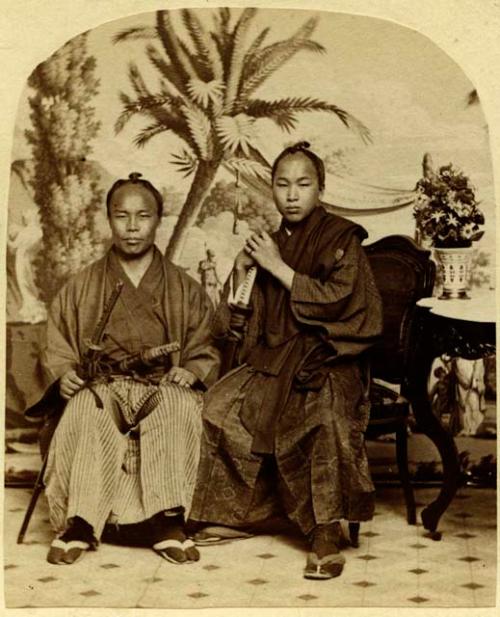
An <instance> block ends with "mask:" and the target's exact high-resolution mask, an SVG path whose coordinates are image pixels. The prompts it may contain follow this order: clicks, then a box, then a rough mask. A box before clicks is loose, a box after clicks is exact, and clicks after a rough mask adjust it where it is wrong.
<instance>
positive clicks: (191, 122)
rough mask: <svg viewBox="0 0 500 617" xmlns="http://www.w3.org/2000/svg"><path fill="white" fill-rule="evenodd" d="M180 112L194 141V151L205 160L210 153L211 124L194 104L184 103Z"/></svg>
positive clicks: (211, 146)
mask: <svg viewBox="0 0 500 617" xmlns="http://www.w3.org/2000/svg"><path fill="white" fill-rule="evenodd" d="M180 112H181V113H182V115H183V116H184V117H185V119H186V122H187V126H188V128H189V132H190V134H191V137H192V138H193V141H194V143H195V151H196V152H197V154H198V155H199V156H200V158H201V159H203V160H206V159H207V158H209V155H210V154H211V151H212V148H213V145H212V136H211V124H210V119H209V118H208V117H207V115H206V114H205V113H204V112H203V110H201V109H200V108H199V107H197V106H196V105H192V104H184V105H183V106H182V107H181V108H180Z"/></svg>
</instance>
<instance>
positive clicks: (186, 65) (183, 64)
mask: <svg viewBox="0 0 500 617" xmlns="http://www.w3.org/2000/svg"><path fill="white" fill-rule="evenodd" d="M156 31H157V33H158V37H159V39H160V41H161V43H162V45H163V48H164V49H165V52H166V54H167V56H168V58H169V60H170V62H171V63H172V64H173V65H174V67H175V69H176V71H177V72H178V73H179V76H180V77H181V78H182V79H183V80H184V81H187V80H188V79H195V78H196V77H198V75H197V74H196V71H195V70H194V68H193V66H192V64H191V62H190V59H189V54H187V53H186V51H185V49H184V47H183V45H181V40H180V39H179V37H178V36H177V34H176V33H175V28H174V27H173V24H172V20H171V18H170V14H169V11H157V12H156Z"/></svg>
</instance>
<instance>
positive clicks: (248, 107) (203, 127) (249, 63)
mask: <svg viewBox="0 0 500 617" xmlns="http://www.w3.org/2000/svg"><path fill="white" fill-rule="evenodd" d="M257 12H258V10H257V9H255V8H247V9H244V10H243V11H242V12H241V13H240V15H239V16H238V17H237V18H235V15H234V14H233V12H232V11H231V10H230V9H228V8H220V9H217V10H214V11H213V12H212V17H213V22H212V25H211V27H210V26H207V24H206V23H205V22H204V21H202V20H201V19H200V17H199V14H198V13H197V11H195V10H191V9H183V10H181V11H180V17H181V21H182V24H174V17H173V13H172V12H170V11H158V12H157V14H156V27H146V26H144V27H141V26H137V27H133V28H129V29H127V30H124V31H122V32H120V33H118V34H117V35H116V37H115V41H116V42H120V41H126V40H131V39H146V40H148V41H149V42H148V43H147V44H146V49H145V53H146V57H147V59H148V60H149V62H150V63H151V64H152V65H153V67H154V68H155V69H156V70H157V72H158V76H159V78H160V88H159V91H157V92H153V91H152V90H151V89H150V87H149V86H148V85H147V84H146V81H145V79H144V77H143V75H142V73H141V71H140V70H139V67H138V65H137V64H136V63H130V65H129V78H130V83H131V86H132V88H133V91H134V94H133V96H130V95H129V94H126V93H124V92H122V93H121V95H120V96H121V102H122V106H123V109H122V113H121V115H120V116H119V118H118V120H117V123H116V130H117V131H120V130H122V129H123V127H124V126H125V125H126V124H127V123H128V122H129V120H130V119H131V118H132V117H134V116H136V115H141V116H144V117H146V118H147V119H148V120H149V122H150V124H148V125H147V126H146V127H145V128H144V129H143V130H142V131H141V132H140V133H139V134H138V135H137V137H136V140H135V143H136V145H137V146H140V147H143V146H145V145H146V144H147V143H148V141H149V140H150V139H152V138H153V137H155V136H156V135H159V134H161V133H163V132H165V131H171V132H173V133H174V134H175V135H177V136H178V137H179V138H180V139H181V140H182V142H184V147H183V148H182V150H181V151H180V152H178V153H176V154H174V155H173V157H174V158H173V162H174V163H175V164H176V165H177V167H178V170H179V171H180V172H181V173H184V174H185V175H192V176H193V181H192V184H191V187H190V190H189V191H188V194H187V196H186V199H185V202H184V205H183V208H182V210H181V212H180V215H179V219H178V221H177V224H176V226H175V229H174V231H173V234H172V237H171V238H170V241H169V244H168V247H167V256H168V257H170V258H171V259H172V260H173V261H178V260H179V256H180V252H181V251H182V247H183V244H184V242H185V239H186V234H187V231H188V229H189V228H190V227H191V226H192V225H193V224H194V223H195V222H196V220H197V219H198V216H199V214H200V210H201V208H202V205H203V203H204V200H205V198H206V197H207V195H208V193H209V191H210V187H211V186H212V183H213V181H214V179H215V176H216V174H217V171H218V169H219V167H220V166H221V165H222V164H224V165H225V166H226V167H229V168H232V169H233V170H235V172H236V173H243V174H255V175H258V176H260V177H265V178H267V177H268V174H269V165H268V162H267V161H266V159H265V158H264V157H263V156H262V154H261V153H260V151H259V150H258V147H257V142H256V138H257V133H256V123H257V121H258V120H260V119H263V118H265V119H269V120H272V121H273V122H275V123H276V124H277V126H279V127H280V128H281V129H282V130H284V131H287V132H289V131H290V130H291V129H293V128H295V126H296V125H297V114H298V113H303V112H312V111H322V112H327V113H333V114H335V115H336V116H337V117H338V118H339V119H340V120H341V121H342V122H343V123H344V124H345V125H346V126H347V127H349V128H354V129H355V130H356V131H357V132H358V133H359V134H360V135H361V137H362V138H363V139H364V140H368V139H369V132H368V130H367V129H366V127H365V126H364V125H363V124H362V123H361V122H359V121H358V120H356V119H355V118H354V117H353V116H352V115H350V114H349V113H348V112H347V111H345V110H344V109H341V108H340V107H338V106H337V105H335V104H333V103H330V102H326V101H322V100H319V99H316V98H313V97H312V96H304V97H300V98H297V97H295V98H291V97H285V98H282V99H278V100H265V99H261V98H258V96H256V91H257V90H258V89H259V87H260V86H262V84H264V82H266V81H267V80H268V79H269V78H271V77H272V75H273V74H275V73H276V71H277V70H278V69H279V68H280V67H282V66H283V65H284V64H285V63H287V62H288V61H289V60H290V59H291V58H293V57H294V56H295V55H296V54H297V53H298V52H300V51H309V52H312V53H324V52H325V48H324V47H323V46H322V45H320V44H319V43H317V42H315V41H313V40H311V36H312V34H313V32H314V30H315V28H316V25H317V22H318V20H317V18H315V17H313V18H310V19H308V20H306V21H305V22H304V24H303V25H302V26H301V27H300V28H299V29H298V30H297V31H296V32H295V33H294V34H292V35H291V36H289V37H288V38H286V39H283V40H280V41H276V42H274V43H270V44H268V45H264V42H265V40H266V38H267V37H268V35H269V32H270V30H271V28H270V27H266V28H264V29H262V30H261V31H260V32H259V33H258V34H257V35H254V36H253V38H252V39H251V40H250V34H251V27H252V25H253V22H254V20H255V17H256V15H257ZM180 26H182V28H181V27H180Z"/></svg>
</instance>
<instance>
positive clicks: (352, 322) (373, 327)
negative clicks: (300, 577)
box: [191, 206, 382, 534]
mask: <svg viewBox="0 0 500 617" xmlns="http://www.w3.org/2000/svg"><path fill="white" fill-rule="evenodd" d="M365 237H366V232H365V231H364V230H363V229H362V228H361V227H360V226H359V225H355V224H353V223H351V222H350V221H347V220H345V219H343V218H340V217H338V216H335V215H331V214H328V213H327V212H326V211H325V210H324V209H323V208H322V207H320V206H318V207H317V208H316V209H315V210H314V211H313V212H312V213H311V215H309V217H307V219H305V220H304V221H302V222H301V223H300V224H299V225H297V226H294V227H293V228H292V229H291V230H287V229H286V228H285V227H284V226H283V225H282V227H281V228H280V229H279V230H278V232H276V234H275V235H274V239H275V240H276V242H277V243H278V246H279V249H280V253H281V256H282V258H283V260H284V261H285V262H286V263H287V264H288V265H289V266H290V267H291V268H293V269H294V270H295V272H296V274H295V275H294V279H293V284H292V288H291V290H290V291H288V290H286V289H285V288H284V287H283V286H282V285H281V284H280V283H279V282H278V281H277V280H276V279H274V277H272V276H271V275H270V274H268V273H267V272H265V271H260V272H259V275H258V277H257V281H256V285H255V287H254V289H253V292H252V300H251V305H252V315H251V317H250V319H249V323H248V328H247V331H246V336H245V339H244V342H243V345H242V348H241V350H240V362H242V364H241V366H239V367H238V368H236V369H234V370H233V371H231V372H230V373H228V374H227V375H226V376H225V377H223V378H222V379H221V380H220V381H219V382H218V383H217V384H215V386H213V387H212V388H211V389H210V390H209V392H208V393H207V395H206V400H205V412H204V437H203V441H202V456H201V462H200V468H199V473H198V480H197V488H196V490H195V495H194V498H193V506H192V510H191V518H192V519H193V520H196V521H205V522H211V523H220V524H225V525H229V526H243V525H248V524H252V523H256V522H258V521H262V520H264V519H266V518H269V517H271V516H272V515H273V514H275V513H276V505H277V503H279V504H280V506H281V508H284V510H285V511H286V514H287V516H288V517H289V518H290V519H291V520H292V521H294V522H295V523H296V524H297V525H298V526H299V527H300V528H301V530H302V531H303V532H304V533H306V534H307V533H309V532H310V531H311V530H312V529H313V528H314V526H315V525H318V524H322V523H327V522H330V521H333V520H340V519H343V518H345V519H348V520H351V521H362V520H367V519H369V518H371V516H372V514H373V508H374V488H373V484H372V482H371V479H370V474H369V469H368V462H367V457H366V451H365V446H364V436H363V433H364V431H365V429H366V426H367V422H368V418H369V402H368V370H367V369H368V366H367V360H366V353H365V352H366V351H367V350H368V349H369V347H370V346H371V345H372V344H373V343H374V342H375V341H376V340H377V338H378V336H379V335H380V333H381V328H382V313H381V302H380V297H379V294H378V291H377V289H376V287H375V283H374V279H373V276H372V273H371V270H370V268H369V265H368V261H367V258H366V256H365V254H364V252H363V250H362V248H361V240H363V239H364V238H365ZM228 287H229V286H228V285H226V289H225V294H226V295H225V298H226V299H227V296H228V293H229V290H228ZM229 319H230V309H229V307H228V304H227V301H226V302H224V301H223V302H222V303H221V305H220V306H219V309H218V311H217V313H216V317H215V321H214V335H215V336H216V337H217V338H220V339H221V340H223V339H224V337H225V336H226V334H227V332H228V329H229ZM270 470H271V471H272V473H271V474H270Z"/></svg>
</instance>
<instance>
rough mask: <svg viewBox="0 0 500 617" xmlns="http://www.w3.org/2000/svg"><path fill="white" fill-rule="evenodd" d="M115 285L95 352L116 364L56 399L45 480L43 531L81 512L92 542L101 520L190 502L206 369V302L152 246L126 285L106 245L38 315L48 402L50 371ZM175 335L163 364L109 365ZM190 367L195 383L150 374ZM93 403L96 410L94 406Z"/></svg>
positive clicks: (60, 527) (52, 388)
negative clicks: (138, 368) (145, 263)
mask: <svg viewBox="0 0 500 617" xmlns="http://www.w3.org/2000/svg"><path fill="white" fill-rule="evenodd" d="M118 281H122V282H123V283H124V285H123V288H122V291H121V293H120V296H119V297H118V300H117V302H116V304H115V306H114V308H113V311H112V313H111V315H110V317H109V320H108V322H107V325H106V328H105V331H104V337H103V351H104V353H105V354H106V357H107V359H108V360H109V361H110V362H111V361H112V362H114V363H115V364H114V365H113V366H115V368H114V369H113V371H112V373H111V374H110V375H107V376H106V378H105V379H101V380H97V381H96V382H94V383H92V384H90V388H89V387H85V388H83V389H82V390H80V391H79V392H77V393H76V394H75V395H74V396H72V397H71V399H70V400H69V401H68V403H67V404H66V406H65V409H64V412H63V414H62V417H61V419H60V421H59V424H58V426H57V428H56V430H55V433H54V435H53V438H52V441H51V444H50V449H49V453H48V462H47V469H46V473H45V478H44V483H45V486H46V496H47V499H48V503H49V511H50V519H51V523H52V526H53V528H54V530H55V531H56V532H58V533H60V532H62V531H64V529H65V528H66V526H67V524H68V520H69V519H70V518H72V517H74V516H80V517H81V518H83V519H84V520H86V521H87V522H88V523H89V524H90V525H92V527H93V530H94V535H95V538H96V539H97V540H98V539H99V537H100V535H101V534H102V531H103V529H104V525H105V524H106V522H108V521H112V522H115V523H116V522H119V523H125V524H130V523H136V522H139V521H142V520H146V519H148V518H150V517H151V516H153V515H155V514H156V513H158V512H160V511H163V510H174V511H179V512H185V513H187V512H188V511H189V509H190V505H191V499H192V494H193V490H194V484H195V480H196V472H197V466H198V460H199V451H200V438H201V409H202V394H201V390H204V389H206V387H207V386H208V385H210V383H211V382H213V381H214V380H215V378H216V376H217V372H218V366H219V357H218V352H217V350H216V349H215V348H214V347H213V346H212V345H211V342H210V341H211V338H210V332H209V323H210V319H211V315H212V307H211V302H210V300H209V299H208V297H207V295H206V293H205V292H204V291H203V290H202V289H201V287H200V286H199V285H198V283H196V282H195V281H194V280H192V279H191V278H190V277H189V276H188V275H186V274H185V273H184V272H183V271H182V270H181V269H180V268H178V267H177V266H175V265H173V264H172V263H170V262H168V261H166V260H164V259H163V258H162V256H161V254H160V252H159V251H158V250H157V249H156V248H155V252H154V257H153V261H152V263H151V265H150V266H149V268H148V270H147V271H146V273H145V274H144V276H143V278H142V280H141V281H140V284H139V285H138V287H137V288H136V287H135V286H134V285H133V284H132V283H131V281H130V280H129V279H128V277H127V275H126V274H125V272H124V270H123V269H122V268H121V265H120V263H119V261H118V259H117V257H116V255H115V253H114V250H113V249H111V250H110V251H109V252H108V253H107V254H106V255H105V256H104V257H103V258H102V259H101V260H99V261H97V262H95V263H94V264H92V265H91V266H89V267H88V268H86V269H85V270H83V271H82V272H81V273H79V274H78V275H76V276H75V277H74V278H73V279H71V280H70V281H69V282H68V283H67V284H66V285H65V286H64V287H63V288H62V289H61V291H60V292H59V294H58V295H57V296H56V298H55V300H54V302H53V304H52V307H51V309H50V312H49V317H48V329H47V346H46V349H44V351H43V353H42V367H43V369H44V375H45V379H46V385H47V392H48V393H50V394H49V398H50V396H52V400H54V396H55V393H56V392H57V387H58V386H57V384H58V380H59V378H60V377H61V376H62V375H64V374H65V373H66V372H67V371H68V370H69V369H72V368H73V369H74V368H76V367H77V366H78V365H79V364H80V363H81V360H82V356H83V354H84V353H85V351H86V349H87V348H88V343H89V340H90V339H91V338H92V336H93V334H94V332H95V328H96V323H97V321H98V320H99V318H100V316H101V314H102V309H103V305H104V303H105V301H106V299H107V298H108V297H109V295H110V293H111V290H112V289H113V288H114V287H115V285H116V283H117V282H118ZM173 342H177V343H179V350H178V351H175V352H173V353H172V354H171V355H170V359H169V362H167V363H164V364H163V365H160V366H158V367H156V368H155V369H152V370H151V372H150V373H146V374H143V373H141V375H138V374H136V373H134V372H130V373H127V374H120V371H119V370H118V369H116V365H117V363H118V362H120V360H122V359H123V358H124V357H126V356H128V355H129V354H133V353H136V352H139V351H142V350H144V349H146V348H149V347H153V346H157V345H161V344H164V343H173ZM172 365H176V366H180V367H184V368H186V369H188V370H189V371H191V372H192V373H193V374H194V375H195V376H196V377H197V380H198V381H197V384H195V386H196V387H194V388H192V389H191V388H183V387H180V386H178V385H175V384H172V383H165V382H163V381H161V377H162V376H163V375H164V374H165V373H166V372H168V370H169V368H170V366H172ZM100 407H103V408H100Z"/></svg>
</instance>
